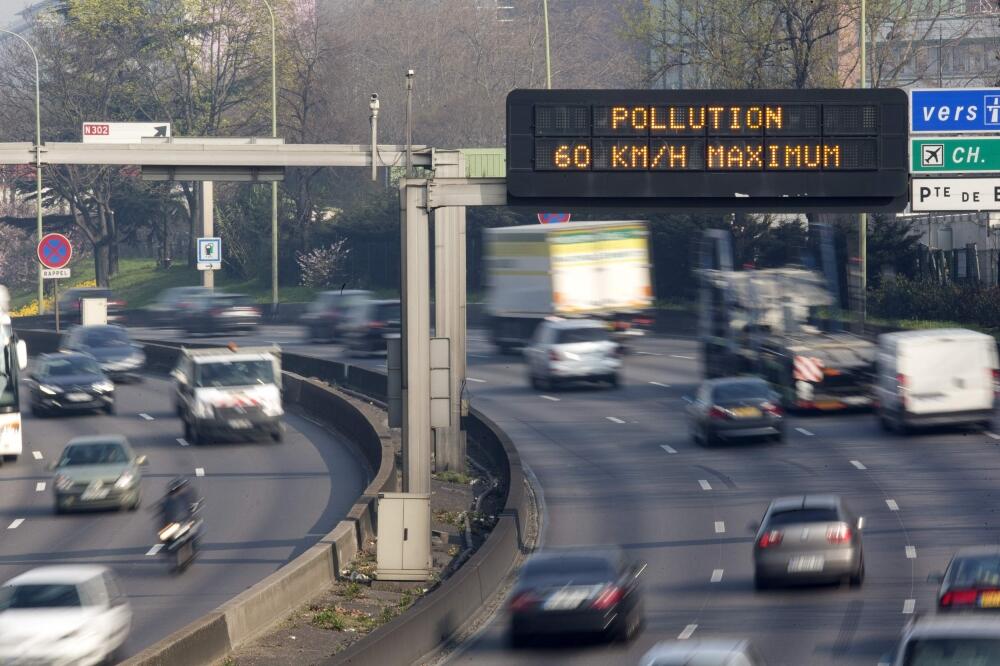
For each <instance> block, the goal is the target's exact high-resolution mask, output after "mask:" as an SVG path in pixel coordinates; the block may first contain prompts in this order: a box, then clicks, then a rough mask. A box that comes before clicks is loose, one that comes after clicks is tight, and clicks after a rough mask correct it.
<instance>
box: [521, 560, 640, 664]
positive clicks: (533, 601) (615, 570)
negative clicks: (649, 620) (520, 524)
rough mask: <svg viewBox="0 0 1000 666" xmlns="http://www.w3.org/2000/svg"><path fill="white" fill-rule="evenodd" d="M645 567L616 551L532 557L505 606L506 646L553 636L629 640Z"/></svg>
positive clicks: (637, 622) (635, 624) (637, 624)
mask: <svg viewBox="0 0 1000 666" xmlns="http://www.w3.org/2000/svg"><path fill="white" fill-rule="evenodd" d="M645 566H646V565H645V564H643V563H641V562H630V561H629V560H627V559H626V557H625V555H624V553H623V552H622V551H621V549H618V548H597V549H586V550H585V549H578V548H572V549H561V548H559V549H550V550H545V551H541V552H539V553H536V554H535V555H532V556H531V557H530V558H529V559H528V561H527V562H526V563H525V565H524V568H523V569H521V575H520V578H519V579H518V581H517V585H515V587H514V590H513V593H512V594H511V598H510V601H509V602H508V607H507V608H508V613H509V615H510V640H511V643H513V644H514V645H519V644H522V643H524V642H525V641H526V639H527V638H529V637H531V636H534V635H553V634H595V635H599V636H600V637H602V638H606V639H610V640H623V641H624V640H629V639H631V638H632V637H633V636H634V635H635V634H636V632H637V631H638V629H639V627H640V626H641V625H642V621H643V605H642V597H641V593H640V592H641V591H640V587H639V578H640V576H641V574H642V572H643V571H644V570H645Z"/></svg>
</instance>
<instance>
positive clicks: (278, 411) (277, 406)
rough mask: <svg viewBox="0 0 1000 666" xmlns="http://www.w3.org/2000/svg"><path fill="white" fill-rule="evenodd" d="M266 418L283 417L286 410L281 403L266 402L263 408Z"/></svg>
mask: <svg viewBox="0 0 1000 666" xmlns="http://www.w3.org/2000/svg"><path fill="white" fill-rule="evenodd" d="M263 411H264V416H281V415H282V414H283V413H284V410H283V409H282V408H281V403H280V402H266V403H264V406H263Z"/></svg>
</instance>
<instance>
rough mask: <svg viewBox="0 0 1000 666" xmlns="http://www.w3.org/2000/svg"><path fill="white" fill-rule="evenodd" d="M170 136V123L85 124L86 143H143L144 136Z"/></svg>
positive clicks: (84, 139)
mask: <svg viewBox="0 0 1000 666" xmlns="http://www.w3.org/2000/svg"><path fill="white" fill-rule="evenodd" d="M169 136H170V123H107V122H86V123H84V124H83V142H84V143H142V139H143V137H149V138H152V137H163V138H167V137H169Z"/></svg>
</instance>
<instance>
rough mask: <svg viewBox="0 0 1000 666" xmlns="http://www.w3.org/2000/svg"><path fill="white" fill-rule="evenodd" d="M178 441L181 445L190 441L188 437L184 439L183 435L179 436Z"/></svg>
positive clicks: (185, 444)
mask: <svg viewBox="0 0 1000 666" xmlns="http://www.w3.org/2000/svg"><path fill="white" fill-rule="evenodd" d="M177 443H178V444H180V445H181V446H187V445H188V441H187V440H186V439H184V438H183V437H178V438H177Z"/></svg>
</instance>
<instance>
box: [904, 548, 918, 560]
mask: <svg viewBox="0 0 1000 666" xmlns="http://www.w3.org/2000/svg"><path fill="white" fill-rule="evenodd" d="M906 559H908V560H915V559H917V547H916V546H907V547H906Z"/></svg>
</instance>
